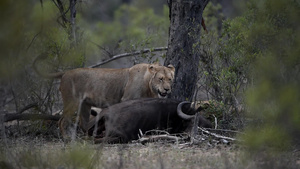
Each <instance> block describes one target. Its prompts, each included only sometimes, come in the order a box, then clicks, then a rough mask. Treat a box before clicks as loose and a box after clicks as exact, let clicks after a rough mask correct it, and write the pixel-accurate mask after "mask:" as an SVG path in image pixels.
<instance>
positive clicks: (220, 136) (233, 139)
mask: <svg viewBox="0 0 300 169" xmlns="http://www.w3.org/2000/svg"><path fill="white" fill-rule="evenodd" d="M198 129H200V130H201V131H202V132H203V133H206V134H209V135H211V136H214V137H216V138H219V139H225V140H231V141H237V140H236V139H235V138H231V137H226V136H222V135H219V134H216V133H212V132H209V131H207V130H206V129H204V128H202V127H198Z"/></svg>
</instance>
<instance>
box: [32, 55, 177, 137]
mask: <svg viewBox="0 0 300 169" xmlns="http://www.w3.org/2000/svg"><path fill="white" fill-rule="evenodd" d="M37 60H38V59H36V60H35V61H34V63H33V67H34V68H35V70H36V71H37V73H39V74H40V75H42V76H44V77H47V78H61V83H60V92H61V95H62V99H63V105H64V110H63V115H62V118H61V119H60V120H59V128H60V130H61V133H62V135H63V137H65V136H66V131H65V130H66V128H68V126H69V125H70V124H71V118H72V116H74V114H75V113H76V112H77V111H78V109H79V108H80V110H79V111H80V126H81V128H82V129H83V130H84V131H86V129H87V123H88V122H89V115H90V109H91V106H95V107H100V108H105V107H108V106H110V105H113V104H116V103H119V102H121V101H125V100H131V99H137V98H144V97H153V98H165V97H166V96H167V95H168V94H169V93H170V92H171V86H172V83H173V79H174V72H175V68H174V67H173V66H172V65H169V66H168V67H165V66H161V65H159V64H137V65H135V66H132V67H131V68H124V69H107V68H77V69H73V70H69V71H66V72H58V73H52V74H43V73H41V72H39V71H38V69H37V67H36V66H37V65H36V61H37Z"/></svg>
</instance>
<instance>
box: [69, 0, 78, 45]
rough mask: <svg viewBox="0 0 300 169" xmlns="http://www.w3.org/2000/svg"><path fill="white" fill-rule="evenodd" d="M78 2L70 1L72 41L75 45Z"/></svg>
mask: <svg viewBox="0 0 300 169" xmlns="http://www.w3.org/2000/svg"><path fill="white" fill-rule="evenodd" d="M75 19H76V0H70V24H71V32H70V39H71V41H72V43H73V45H75V44H76V42H77V39H76V22H75V21H76V20H75Z"/></svg>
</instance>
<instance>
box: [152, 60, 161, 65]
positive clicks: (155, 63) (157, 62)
mask: <svg viewBox="0 0 300 169" xmlns="http://www.w3.org/2000/svg"><path fill="white" fill-rule="evenodd" d="M152 64H153V65H156V66H161V64H160V63H159V61H156V62H154V63H152Z"/></svg>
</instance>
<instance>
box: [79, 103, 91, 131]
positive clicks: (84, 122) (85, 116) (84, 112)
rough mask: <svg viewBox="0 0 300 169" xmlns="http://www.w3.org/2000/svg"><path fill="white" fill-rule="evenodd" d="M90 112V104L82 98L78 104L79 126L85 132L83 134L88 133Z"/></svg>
mask: <svg viewBox="0 0 300 169" xmlns="http://www.w3.org/2000/svg"><path fill="white" fill-rule="evenodd" d="M90 112H91V105H90V104H89V103H87V102H86V101H85V100H83V101H82V103H81V105H80V127H81V129H82V130H83V132H84V133H85V136H87V135H88V129H89V122H90Z"/></svg>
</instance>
